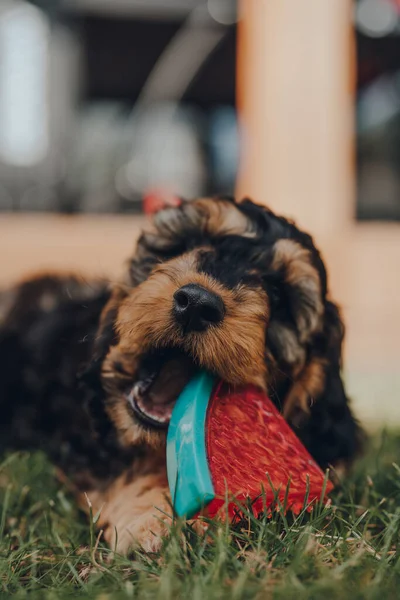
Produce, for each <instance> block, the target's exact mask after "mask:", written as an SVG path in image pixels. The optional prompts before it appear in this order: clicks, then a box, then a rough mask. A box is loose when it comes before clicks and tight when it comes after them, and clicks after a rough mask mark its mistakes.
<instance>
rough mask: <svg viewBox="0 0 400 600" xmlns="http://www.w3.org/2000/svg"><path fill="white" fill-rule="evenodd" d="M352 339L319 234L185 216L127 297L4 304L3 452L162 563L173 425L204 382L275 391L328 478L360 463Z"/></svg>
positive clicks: (95, 288)
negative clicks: (58, 480) (348, 364)
mask: <svg viewBox="0 0 400 600" xmlns="http://www.w3.org/2000/svg"><path fill="white" fill-rule="evenodd" d="M343 335H344V328H343V324H342V320H341V318H340V314H339V311H338V308H337V306H336V304H334V302H333V301H332V300H331V299H330V297H329V295H328V286H327V274H326V270H325V267H324V264H323V262H322V259H321V256H320V254H319V252H318V250H317V249H316V248H315V246H314V244H313V241H312V238H311V237H310V236H309V235H308V234H306V233H304V232H303V231H300V230H299V229H298V228H297V227H296V226H295V225H294V224H293V223H292V222H290V221H288V220H287V219H285V218H283V217H279V216H276V215H275V214H274V213H273V212H271V211H270V210H268V209H267V208H265V207H261V206H257V205H256V204H254V203H253V202H251V201H250V200H244V201H243V202H241V203H239V204H236V203H235V202H234V201H233V200H231V199H225V198H222V199H209V198H204V199H199V200H195V201H191V202H183V203H182V205H181V206H180V207H178V208H177V207H174V208H169V209H166V210H164V211H162V212H160V213H158V214H157V215H156V217H155V219H154V227H153V229H152V230H150V231H147V232H145V233H143V234H142V236H141V237H140V239H139V241H138V244H137V248H136V252H135V254H134V255H133V257H132V259H131V260H130V262H129V265H128V269H127V272H126V277H125V280H124V281H122V282H121V283H120V284H119V285H114V286H112V287H111V288H110V287H109V286H108V285H107V284H106V283H104V282H102V281H92V282H85V281H81V280H79V278H77V277H73V276H61V275H47V276H41V277H36V278H35V277H34V278H31V279H29V280H26V281H24V282H23V283H21V284H20V285H19V286H17V287H15V288H14V289H11V290H7V291H5V292H3V293H2V295H1V300H0V409H1V424H0V440H1V442H0V444H1V447H2V449H3V450H8V449H31V448H40V449H42V450H44V451H45V452H47V454H48V455H49V456H50V458H51V459H52V460H53V461H54V462H55V464H56V465H57V466H58V468H59V471H60V473H62V474H63V477H64V479H65V480H67V481H68V482H69V484H70V485H71V486H72V487H73V489H74V491H75V493H76V496H77V499H78V501H79V502H80V503H81V505H82V506H83V507H84V508H85V507H86V508H87V498H89V501H90V502H91V503H92V506H93V510H94V511H98V510H101V517H100V519H99V525H100V527H101V528H102V529H103V530H104V534H105V537H106V539H107V541H108V542H109V543H110V544H111V546H113V547H116V549H117V550H118V551H119V552H128V551H129V550H130V549H131V548H134V547H135V545H141V546H142V547H143V548H144V549H145V550H147V551H155V550H157V549H158V548H159V545H160V540H161V536H162V534H163V533H164V532H165V531H166V521H168V518H169V517H168V515H169V514H170V513H171V508H170V505H169V500H168V485H167V477H166V466H165V440H166V431H167V428H168V422H169V419H170V416H171V412H172V409H173V407H174V403H175V401H176V398H177V397H178V395H179V394H180V392H181V391H182V389H183V388H184V386H185V385H186V383H187V382H188V381H189V379H190V378H191V376H192V375H193V373H194V372H195V370H196V369H197V368H199V367H201V368H203V369H207V370H209V371H211V372H212V373H215V374H216V375H217V376H218V377H220V378H222V379H224V380H225V381H227V382H229V383H230V384H231V385H233V386H234V385H241V384H250V383H251V384H255V385H257V386H259V387H260V388H262V389H264V390H266V391H267V392H268V394H269V395H270V397H271V398H272V399H273V401H274V402H275V403H276V405H277V406H278V407H279V409H280V410H281V411H282V413H283V415H284V416H285V418H286V419H287V420H288V421H289V423H290V424H291V425H292V427H293V428H294V429H295V431H296V433H297V435H298V436H299V437H300V439H301V440H302V441H303V443H304V444H305V446H306V447H307V448H308V450H309V451H310V453H311V454H312V455H313V456H314V458H315V459H316V460H317V462H318V463H319V464H320V465H321V467H323V468H326V467H327V466H329V465H333V466H334V467H339V466H340V467H342V466H347V465H349V464H350V463H351V461H352V460H353V458H354V457H355V455H356V454H357V452H358V451H359V449H360V444H361V440H362V433H361V430H360V428H359V426H358V424H357V422H356V421H355V419H354V417H353V415H352V412H351V410H350V408H349V403H348V399H347V396H346V393H345V390H344V387H343V382H342V379H341V373H340V371H341V356H342V341H343ZM86 494H87V496H86ZM156 507H157V508H156ZM157 509H159V511H157Z"/></svg>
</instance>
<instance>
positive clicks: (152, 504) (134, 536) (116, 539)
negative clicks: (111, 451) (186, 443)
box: [82, 472, 172, 554]
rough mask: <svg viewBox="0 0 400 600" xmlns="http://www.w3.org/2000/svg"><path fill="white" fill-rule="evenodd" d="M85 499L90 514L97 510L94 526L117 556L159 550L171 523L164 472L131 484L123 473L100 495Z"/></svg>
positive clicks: (89, 496)
mask: <svg viewBox="0 0 400 600" xmlns="http://www.w3.org/2000/svg"><path fill="white" fill-rule="evenodd" d="M87 498H88V500H89V501H90V502H91V504H92V510H93V514H96V512H98V511H100V518H99V521H98V523H97V525H98V527H99V528H101V529H103V530H104V537H105V540H106V541H107V542H108V544H109V545H110V546H111V548H112V549H115V550H116V551H117V552H119V553H121V554H127V553H128V552H129V551H130V550H134V549H135V548H138V547H141V548H143V550H145V551H146V552H157V551H158V550H159V549H160V547H161V543H162V537H163V536H164V535H166V534H167V533H168V530H169V525H170V524H171V523H172V509H171V504H170V496H169V490H168V483H167V478H166V473H165V472H163V473H158V474H147V475H141V476H138V477H136V478H135V479H133V480H131V481H130V479H129V475H127V474H124V475H123V476H121V477H120V478H118V479H117V480H116V481H115V482H114V483H112V484H111V485H110V486H109V487H108V488H107V489H106V490H105V491H104V492H98V491H92V492H88V494H87ZM82 502H83V503H84V502H85V499H83V498H82ZM86 510H87V506H86Z"/></svg>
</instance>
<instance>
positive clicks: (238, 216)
mask: <svg viewBox="0 0 400 600" xmlns="http://www.w3.org/2000/svg"><path fill="white" fill-rule="evenodd" d="M192 206H193V207H194V208H195V210H197V211H200V213H202V214H203V222H202V229H203V230H204V231H205V232H206V233H208V234H211V235H240V236H242V237H254V235H255V232H254V230H253V227H252V224H251V221H250V220H249V219H248V218H247V217H246V216H245V215H244V214H243V213H242V212H241V211H240V210H239V209H238V208H237V207H236V206H235V205H234V204H233V203H232V202H228V201H226V200H215V199H213V198H200V199H199V200H196V201H195V202H193V203H192Z"/></svg>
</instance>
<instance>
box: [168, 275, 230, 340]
mask: <svg viewBox="0 0 400 600" xmlns="http://www.w3.org/2000/svg"><path fill="white" fill-rule="evenodd" d="M224 314H225V307H224V303H223V302H222V299H221V298H220V297H219V296H218V295H217V294H214V293H213V292H210V291H208V290H206V289H205V288H203V287H202V286H201V285H197V284H195V283H189V284H188V285H184V286H183V287H181V288H180V289H179V290H178V291H177V292H175V294H174V315H175V319H176V320H177V321H178V323H179V324H180V325H181V326H182V328H183V330H184V331H185V333H189V332H190V331H204V330H205V329H207V327H209V326H210V325H212V324H217V323H220V322H221V321H222V320H223V318H224Z"/></svg>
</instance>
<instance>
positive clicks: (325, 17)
mask: <svg viewBox="0 0 400 600" xmlns="http://www.w3.org/2000/svg"><path fill="white" fill-rule="evenodd" d="M217 193H223V194H237V195H238V197H242V196H245V195H249V196H251V197H252V198H253V199H254V200H256V201H257V202H261V203H265V204H268V205H269V206H271V208H273V209H274V210H277V211H279V212H281V213H283V214H285V215H287V216H290V217H292V218H294V219H296V220H297V221H298V222H299V224H300V225H301V226H303V227H304V228H305V229H307V230H308V231H310V232H311V233H312V234H313V235H314V237H315V239H316V241H317V243H318V244H319V246H320V247H321V248H322V251H323V254H324V256H325V259H326V261H327V262H328V265H329V268H330V275H331V286H330V287H331V290H332V295H333V296H334V297H335V298H336V299H338V300H339V302H340V303H341V304H342V307H343V312H344V316H345V319H346V322H347V324H348V335H347V342H346V359H347V360H346V378H347V380H348V385H349V388H350V391H351V392H352V395H353V397H354V404H355V406H356V410H357V412H358V414H359V416H360V418H361V419H363V420H364V421H365V422H368V423H369V424H372V425H374V424H379V425H380V424H381V423H382V422H387V423H389V424H390V423H394V422H396V421H397V422H400V374H399V359H400V353H399V349H398V347H399V338H400V317H399V309H400V305H399V301H398V297H399V294H400V276H399V274H398V272H399V264H400V235H399V233H400V229H399V220H400V0H357V1H356V0H354V1H353V0H324V2H321V0H304V1H303V2H297V3H296V2H293V0H238V1H236V0H31V1H28V0H1V3H0V256H1V259H0V284H1V285H3V284H4V285H5V284H8V283H10V282H11V281H14V280H16V279H18V278H20V277H21V276H23V275H24V274H25V273H27V272H29V271H31V270H32V269H34V270H43V269H49V268H50V269H58V268H62V269H77V270H80V271H81V272H83V273H84V274H97V275H104V276H106V277H109V278H110V279H113V278H117V277H118V275H119V273H120V271H121V266H122V263H123V261H124V260H125V259H126V258H127V256H128V255H129V253H130V252H131V250H132V248H133V245H134V241H135V238H136V236H137V235H138V232H139V230H140V228H141V227H142V226H143V225H144V223H145V219H146V217H145V216H144V215H143V200H144V199H145V200H147V201H148V202H149V201H150V202H151V200H152V199H154V198H157V197H159V196H168V195H170V194H172V195H173V194H178V195H182V196H185V197H188V198H192V197H195V196H200V195H205V194H217Z"/></svg>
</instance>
